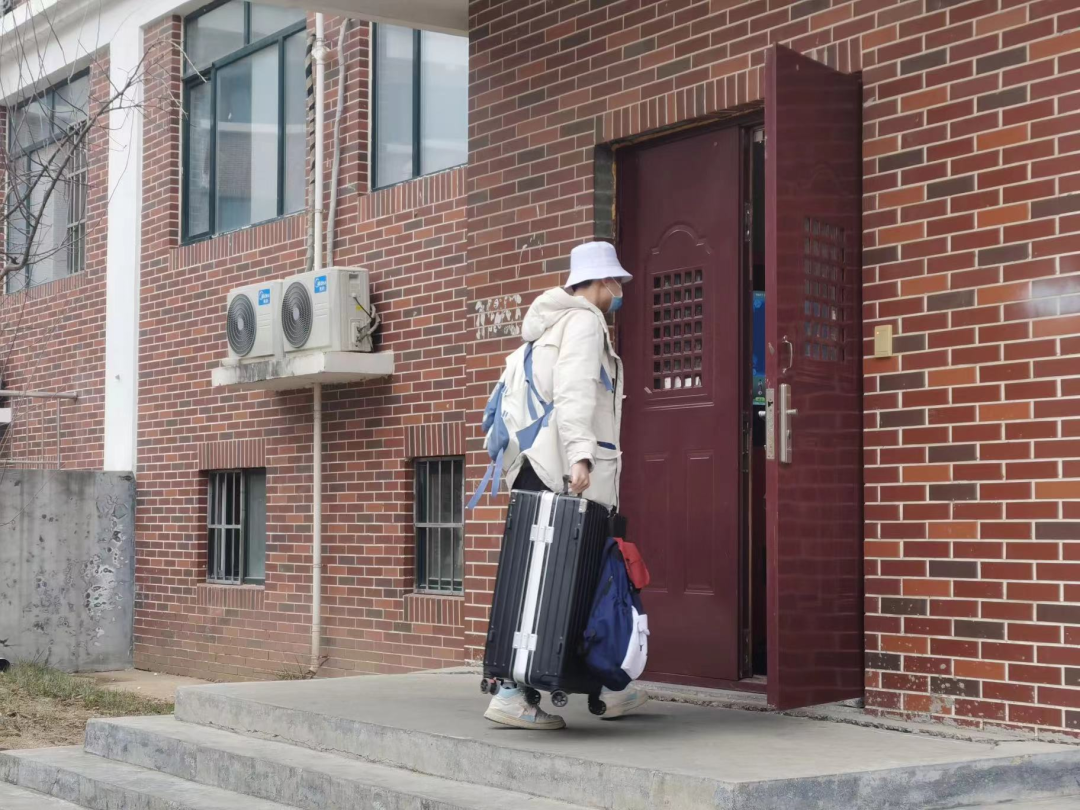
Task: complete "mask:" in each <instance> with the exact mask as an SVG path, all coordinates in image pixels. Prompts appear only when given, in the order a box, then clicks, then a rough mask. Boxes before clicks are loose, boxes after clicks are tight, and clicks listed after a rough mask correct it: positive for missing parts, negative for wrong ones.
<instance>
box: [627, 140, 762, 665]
mask: <svg viewBox="0 0 1080 810" xmlns="http://www.w3.org/2000/svg"><path fill="white" fill-rule="evenodd" d="M616 168H617V174H616V177H617V187H618V206H619V209H618V210H619V256H620V257H621V259H622V261H623V263H624V264H625V265H626V268H627V269H628V270H629V271H630V272H631V273H633V274H634V282H633V284H630V285H628V286H627V288H626V306H625V308H624V310H625V311H624V314H622V315H620V319H619V336H620V351H621V352H622V356H623V360H624V363H625V369H626V393H627V398H626V401H625V403H624V412H623V414H624V415H623V426H622V441H623V450H624V455H623V461H624V463H623V474H622V499H621V508H622V511H623V512H624V513H625V514H626V515H627V517H628V518H629V526H630V528H629V533H630V535H631V538H632V539H633V540H634V541H635V542H637V543H638V544H639V546H640V547H641V549H642V553H643V554H644V556H645V560H646V562H647V563H648V566H649V570H650V572H651V574H652V585H651V586H650V587H649V588H648V589H647V590H646V592H645V593H644V594H643V601H644V603H645V609H646V611H647V612H648V614H649V626H650V630H651V635H650V639H649V669H648V671H647V672H646V676H645V677H647V678H652V679H656V680H666V681H677V682H684V683H709V682H712V681H715V680H718V679H727V680H735V679H737V678H738V677H739V655H738V653H739V572H740V561H739V527H740V507H739V483H740V473H739V393H740V391H741V390H742V388H741V385H742V382H741V381H742V364H741V362H740V358H741V354H740V338H739V336H740V331H739V330H740V316H741V308H740V300H741V299H740V294H739V290H740V285H739V261H740V252H739V238H740V229H739V208H740V172H739V131H738V130H737V129H735V128H731V129H726V130H715V131H708V132H704V133H698V134H694V135H691V136H684V137H679V138H677V139H675V140H667V141H663V142H653V143H648V144H643V145H639V146H636V147H627V148H624V149H622V150H619V152H618V161H617V164H616Z"/></svg>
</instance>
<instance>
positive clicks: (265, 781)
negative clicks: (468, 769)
mask: <svg viewBox="0 0 1080 810" xmlns="http://www.w3.org/2000/svg"><path fill="white" fill-rule="evenodd" d="M86 750H87V751H88V752H89V753H92V754H96V755H98V756H101V757H106V758H108V759H111V760H116V761H118V762H124V763H127V764H129V765H136V766H140V767H143V768H149V769H152V770H155V771H160V772H163V773H167V774H171V775H173V776H177V777H180V778H182V779H186V780H189V781H192V782H199V783H201V784H205V785H212V786H214V787H218V788H223V789H225V790H229V791H233V792H234V793H240V794H243V795H245V796H255V797H257V798H261V799H273V800H275V801H279V802H284V803H285V804H288V805H290V806H294V807H297V808H301V810H354V808H367V807H372V808H379V810H508V809H509V808H515V810H516V808H528V810H583V809H582V808H580V807H579V808H576V809H575V807H574V806H572V805H569V804H564V803H563V802H559V801H554V800H552V799H542V798H538V797H535V796H527V795H524V794H521V793H515V792H510V791H505V790H498V789H495V788H490V787H484V786H481V785H473V784H468V783H465V782H455V781H452V780H449V779H442V778H439V777H436V776H428V775H425V774H420V773H413V772H410V771H403V770H400V769H397V768H390V767H386V766H384V765H376V764H373V763H370V762H364V761H361V760H358V759H355V758H352V757H343V756H338V755H335V754H329V753H322V752H319V751H313V750H310V749H307V748H298V747H296V746H292V745H286V744H284V743H279V742H273V741H270V740H260V739H252V738H251V737H244V736H241V735H239V734H234V733H231V732H227V731H220V730H218V729H214V728H209V727H207V726H198V725H192V724H190V723H182V722H180V721H178V720H176V719H174V718H172V717H136V718H125V719H114V720H92V721H91V722H90V723H89V724H88V726H87V729H86Z"/></svg>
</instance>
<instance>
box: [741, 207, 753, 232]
mask: <svg viewBox="0 0 1080 810" xmlns="http://www.w3.org/2000/svg"><path fill="white" fill-rule="evenodd" d="M753 226H754V210H753V207H752V206H751V205H750V203H749V202H744V203H743V241H744V242H749V241H750V238H751V236H752V235H753Z"/></svg>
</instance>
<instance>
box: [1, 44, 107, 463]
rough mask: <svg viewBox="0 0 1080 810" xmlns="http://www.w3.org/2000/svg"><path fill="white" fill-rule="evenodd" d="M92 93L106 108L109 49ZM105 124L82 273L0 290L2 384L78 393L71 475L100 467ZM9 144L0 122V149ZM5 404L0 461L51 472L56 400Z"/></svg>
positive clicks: (66, 448) (97, 141)
mask: <svg viewBox="0 0 1080 810" xmlns="http://www.w3.org/2000/svg"><path fill="white" fill-rule="evenodd" d="M90 89H91V96H90V109H91V110H94V109H96V108H95V105H98V107H100V105H101V104H104V103H107V100H108V98H109V97H110V94H111V92H112V91H111V88H110V84H109V56H108V51H107V50H102V51H99V52H98V53H96V54H95V55H94V56H93V58H92V60H91V64H90ZM107 119H108V116H107V115H106V116H105V120H100V121H99V122H98V124H97V125H96V126H95V127H94V128H93V129H92V130H91V131H90V132H89V133H88V135H87V142H86V149H87V192H86V194H87V198H86V199H87V225H86V237H85V239H86V244H85V249H86V267H85V270H83V271H82V272H81V273H77V274H75V275H71V276H68V277H66V278H62V279H57V280H56V281H51V282H48V283H46V284H41V285H39V286H37V287H32V288H31V289H29V290H24V291H22V292H18V293H15V294H12V295H8V294H6V293H4V292H3V288H2V287H0V380H2V383H3V385H2V386H0V387H4V388H9V389H13V390H38V391H58V392H75V393H77V394H78V395H79V399H78V400H77V401H75V402H71V401H63V402H62V404H61V405H60V425H61V438H60V464H61V466H63V467H64V468H65V469H72V470H78V469H83V470H85V469H101V465H102V464H103V463H104V446H103V444H102V434H103V426H104V422H103V419H104V408H105V388H104V382H105V246H106V238H107V233H108V204H109V200H108V162H109V159H108V143H109V132H108V126H107V125H108V120H107ZM7 143H8V138H7V129H6V125H5V127H4V128H3V130H2V133H0V151H3V150H4V149H5V148H6V145H7ZM0 230H2V228H0ZM9 404H10V407H11V408H12V409H13V412H12V424H11V425H9V426H8V429H7V431H6V434H5V436H4V438H3V439H2V440H0V460H2V461H3V462H4V463H8V464H12V465H15V466H19V467H55V466H56V454H57V450H56V413H57V401H56V400H41V399H15V398H12V399H11V400H10V403H9Z"/></svg>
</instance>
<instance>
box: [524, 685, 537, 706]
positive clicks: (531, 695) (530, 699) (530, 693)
mask: <svg viewBox="0 0 1080 810" xmlns="http://www.w3.org/2000/svg"><path fill="white" fill-rule="evenodd" d="M525 702H526V703H528V704H529V705H530V706H539V705H540V693H539V692H537V691H536V690H535V689H526V690H525Z"/></svg>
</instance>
